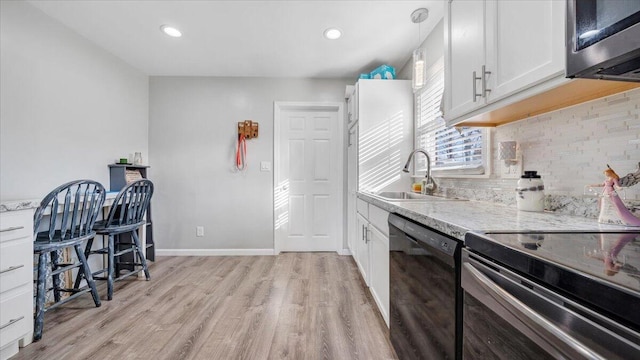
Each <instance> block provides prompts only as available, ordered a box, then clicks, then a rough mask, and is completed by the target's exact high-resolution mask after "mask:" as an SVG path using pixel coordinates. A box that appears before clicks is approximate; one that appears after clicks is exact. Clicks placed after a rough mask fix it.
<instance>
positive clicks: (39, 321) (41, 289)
mask: <svg viewBox="0 0 640 360" xmlns="http://www.w3.org/2000/svg"><path fill="white" fill-rule="evenodd" d="M46 275H47V253H40V255H39V256H38V282H37V284H36V314H35V319H34V324H33V327H34V329H33V340H34V341H38V340H40V339H41V338H42V329H43V328H44V300H45V297H46V292H47V289H46V283H47V276H46Z"/></svg>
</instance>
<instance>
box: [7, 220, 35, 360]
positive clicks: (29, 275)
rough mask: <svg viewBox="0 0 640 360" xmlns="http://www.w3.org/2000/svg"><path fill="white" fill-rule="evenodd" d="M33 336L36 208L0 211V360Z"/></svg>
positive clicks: (24, 344)
mask: <svg viewBox="0 0 640 360" xmlns="http://www.w3.org/2000/svg"><path fill="white" fill-rule="evenodd" d="M32 338H33V209H29V210H20V211H7V212H3V213H0V360H4V359H6V358H9V357H11V356H13V355H15V353H17V352H18V346H21V347H22V346H26V345H28V344H30V343H31V341H32Z"/></svg>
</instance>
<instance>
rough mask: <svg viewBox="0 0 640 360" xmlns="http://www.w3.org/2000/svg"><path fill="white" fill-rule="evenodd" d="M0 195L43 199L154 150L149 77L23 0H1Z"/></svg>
mask: <svg viewBox="0 0 640 360" xmlns="http://www.w3.org/2000/svg"><path fill="white" fill-rule="evenodd" d="M0 6H1V7H0V14H1V18H0V20H1V21H0V26H1V31H0V33H1V38H0V79H1V87H0V174H1V181H0V197H1V199H2V200H13V199H25V198H41V197H43V196H44V195H45V194H46V193H48V192H49V191H50V190H51V189H53V188H54V187H55V186H57V185H59V184H61V183H63V182H66V181H69V180H73V179H77V178H91V179H94V180H97V181H100V182H102V183H103V184H104V185H105V186H106V187H108V186H109V185H108V184H109V172H108V168H107V164H108V163H112V162H113V161H114V160H115V159H116V158H119V157H122V156H128V155H129V154H133V153H134V152H135V151H141V152H142V153H143V155H144V156H145V157H146V156H147V155H148V145H147V139H148V133H147V127H148V77H147V76H146V75H144V74H143V73H141V72H140V71H137V70H136V69H133V68H132V67H130V66H129V65H127V64H125V63H124V62H122V61H121V60H119V59H118V58H116V57H114V56H112V55H111V54H109V53H107V52H106V51H104V50H102V49H101V48H99V47H97V46H95V45H94V44H93V43H91V42H89V41H88V40H86V39H85V38H83V37H81V36H80V35H78V34H77V33H75V32H73V31H71V30H70V29H68V28H66V27H65V26H63V25H61V24H60V23H58V22H56V21H55V20H53V19H51V18H50V17H48V16H46V15H45V14H44V13H42V12H41V11H40V10H37V9H36V8H34V7H33V6H31V5H30V4H28V3H26V2H22V1H1V2H0Z"/></svg>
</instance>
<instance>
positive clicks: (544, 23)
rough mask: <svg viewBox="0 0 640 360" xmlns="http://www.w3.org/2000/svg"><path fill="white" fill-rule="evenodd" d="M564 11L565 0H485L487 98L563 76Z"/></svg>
mask: <svg viewBox="0 0 640 360" xmlns="http://www.w3.org/2000/svg"><path fill="white" fill-rule="evenodd" d="M564 14H565V2H564V1H557V0H528V1H487V13H486V18H487V24H491V26H487V29H486V31H487V33H486V34H487V39H486V40H487V57H486V67H487V69H488V71H490V72H491V73H492V74H491V75H489V81H488V86H489V88H490V89H491V92H490V93H488V94H487V98H488V101H496V100H499V99H501V98H503V97H505V96H508V95H510V94H513V93H515V92H517V91H520V90H522V89H524V88H527V87H529V86H533V85H535V84H537V83H540V82H542V81H545V80H548V79H550V78H553V77H556V76H559V75H561V76H564V57H565V54H564V53H565V51H564V38H565V36H564V34H565V27H564V23H565V19H564V17H565V16H564Z"/></svg>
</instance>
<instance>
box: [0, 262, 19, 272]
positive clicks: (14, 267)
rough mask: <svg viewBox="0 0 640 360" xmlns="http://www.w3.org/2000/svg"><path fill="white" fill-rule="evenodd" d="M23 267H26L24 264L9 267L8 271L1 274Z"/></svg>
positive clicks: (5, 270)
mask: <svg viewBox="0 0 640 360" xmlns="http://www.w3.org/2000/svg"><path fill="white" fill-rule="evenodd" d="M21 267H24V264H20V265H14V266H9V267H8V268H6V269H2V270H0V274H4V273H6V272H9V271H13V270H17V269H20V268H21Z"/></svg>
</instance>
